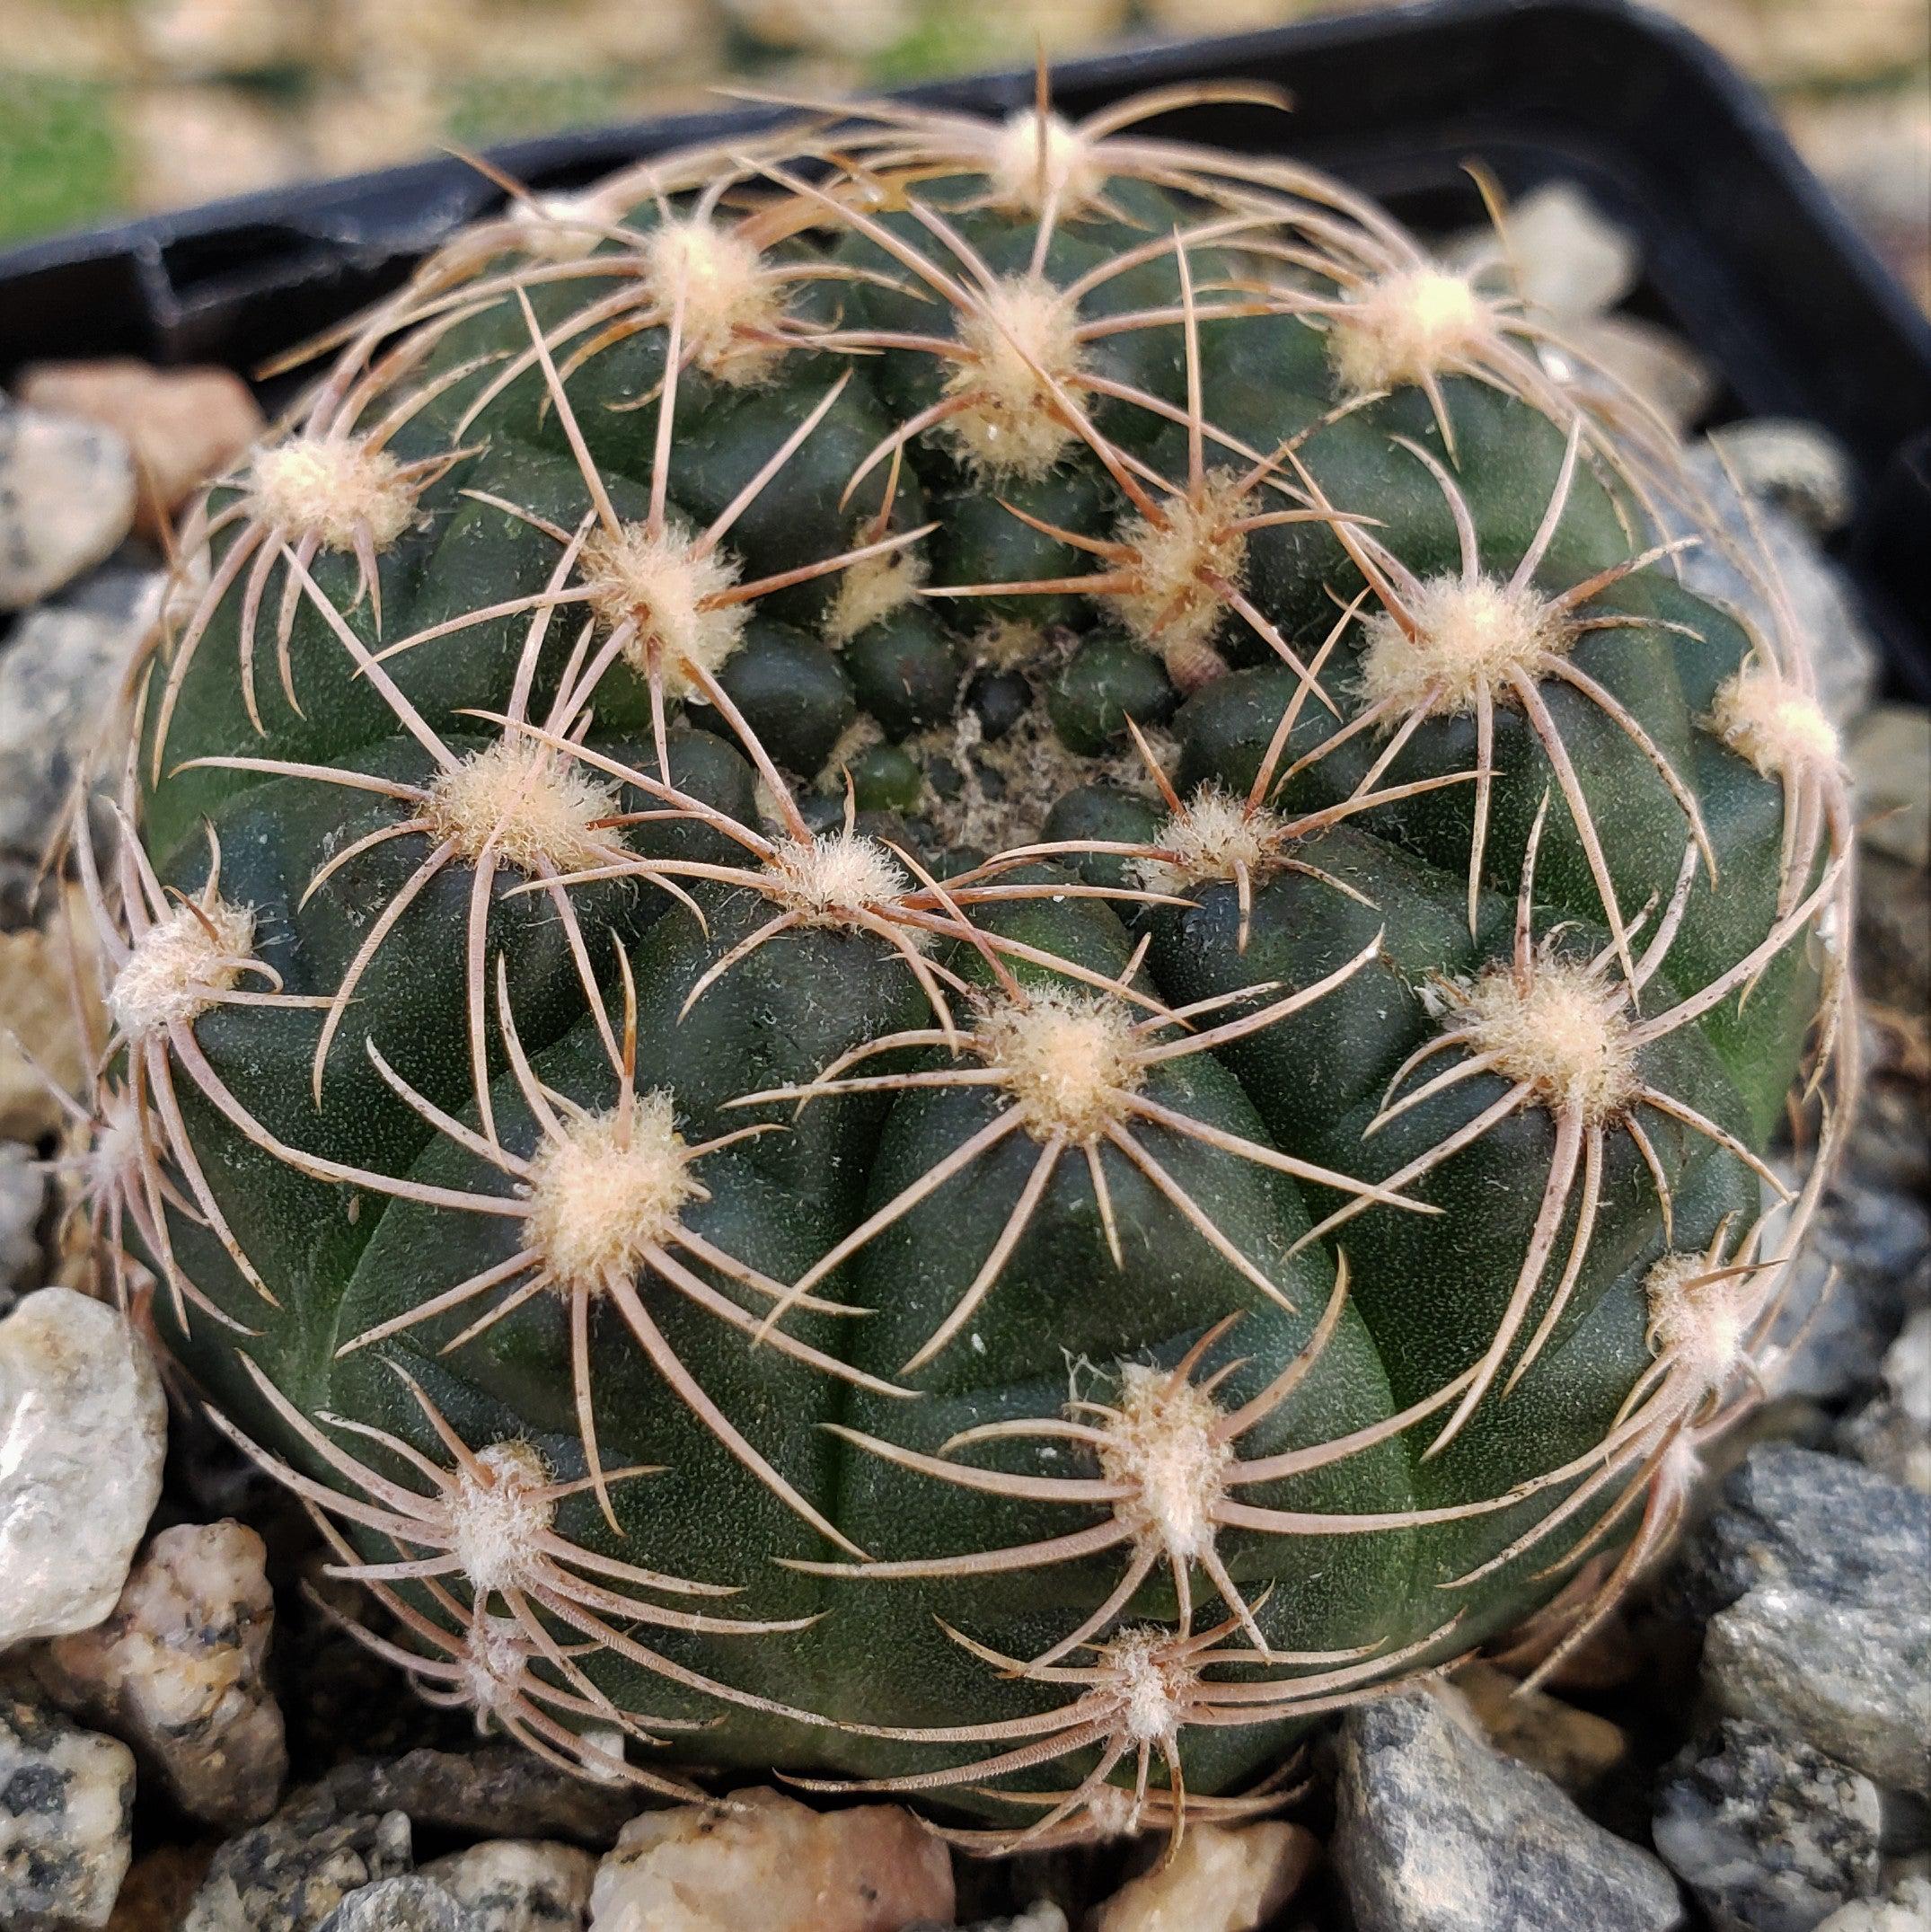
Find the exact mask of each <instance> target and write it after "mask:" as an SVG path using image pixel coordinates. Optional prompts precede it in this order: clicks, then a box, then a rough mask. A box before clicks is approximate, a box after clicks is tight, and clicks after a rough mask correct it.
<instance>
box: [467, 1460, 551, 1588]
mask: <svg viewBox="0 0 1931 1932" xmlns="http://www.w3.org/2000/svg"><path fill="white" fill-rule="evenodd" d="M476 1461H477V1463H478V1465H479V1467H480V1471H481V1473H480V1474H472V1473H471V1471H469V1470H468V1469H458V1470H457V1471H456V1472H455V1479H454V1482H453V1483H452V1484H451V1486H450V1488H449V1490H448V1493H447V1495H446V1496H445V1504H444V1506H445V1509H446V1510H447V1511H448V1513H449V1547H450V1553H451V1555H453V1556H454V1557H455V1559H456V1561H457V1562H458V1563H460V1564H461V1565H462V1566H463V1575H465V1576H466V1577H468V1578H469V1581H470V1585H471V1587H472V1590H473V1591H474V1592H475V1593H476V1598H477V1601H479V1602H481V1601H482V1600H483V1599H484V1598H486V1597H488V1596H490V1595H492V1594H495V1593H498V1592H502V1591H504V1590H515V1589H517V1588H519V1587H521V1586H522V1585H523V1584H526V1583H527V1582H528V1581H529V1580H530V1579H531V1577H532V1576H533V1575H534V1574H535V1573H536V1571H537V1570H538V1569H539V1568H540V1567H541V1563H540V1558H539V1555H538V1551H537V1548H536V1543H537V1539H538V1538H539V1537H541V1536H544V1535H547V1534H548V1533H549V1530H550V1526H551V1522H552V1520H553V1519H554V1517H555V1515H556V1505H555V1504H553V1503H552V1502H551V1499H550V1496H549V1494H548V1491H549V1488H550V1470H549V1469H548V1467H547V1466H546V1465H545V1463H544V1461H543V1459H542V1456H541V1455H540V1454H539V1453H538V1452H537V1451H536V1450H535V1449H534V1448H533V1446H532V1445H531V1444H530V1443H528V1442H492V1443H490V1444H489V1447H488V1448H487V1449H481V1450H478V1451H477V1452H476Z"/></svg>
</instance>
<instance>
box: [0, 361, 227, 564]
mask: <svg viewBox="0 0 1931 1932" xmlns="http://www.w3.org/2000/svg"><path fill="white" fill-rule="evenodd" d="M13 387H14V393H15V394H16V395H18V396H19V398H20V400H21V401H22V402H24V403H26V404H27V405H28V406H29V407H31V408H34V409H41V410H46V411H48V414H50V415H57V416H73V417H79V418H80V419H82V420H83V421H85V422H91V423H99V424H100V425H101V427H102V428H107V429H111V430H113V431H114V432H115V433H116V434H117V435H119V436H120V437H125V438H126V440H127V443H128V448H129V449H130V450H131V451H132V453H133V455H134V463H135V470H136V474H137V481H138V483H139V487H140V506H139V509H138V511H137V517H136V520H137V524H138V525H139V526H140V527H141V528H142V529H144V530H147V531H154V530H156V529H158V528H159V527H160V526H161V525H162V524H163V522H164V520H165V519H166V517H167V516H170V515H171V514H172V512H173V511H175V510H178V509H179V508H180V507H181V505H182V504H183V503H185V502H186V501H187V500H188V498H189V497H190V496H191V495H192V494H193V492H194V491H195V490H196V489H197V488H198V486H199V485H200V484H201V483H203V482H205V481H207V479H208V478H209V477H212V476H216V475H218V474H219V473H220V472H222V471H223V470H225V468H226V467H227V466H228V465H229V464H230V463H233V462H234V459H235V458H236V457H237V456H239V455H240V454H242V451H243V450H245V449H246V448H247V447H248V446H249V445H250V444H251V443H252V442H253V441H254V440H255V438H256V437H257V436H259V435H260V431H261V425H262V418H261V410H260V405H259V404H258V403H257V402H256V401H255V399H254V396H253V394H252V393H251V391H250V389H249V387H248V384H246V383H244V382H243V381H242V379H241V377H240V376H238V375H235V374H234V371H233V370H230V369H216V368H196V369H157V368H155V367H154V365H153V364H151V363H145V362H138V361H136V360H135V359H134V358H133V357H127V356H117V357H108V358H106V359H104V360H101V361H97V362H44V363H40V364H37V365H35V366H32V367H31V368H28V369H25V370H23V371H22V374H21V376H20V379H19V381H18V382H16V383H15V384H14V385H13Z"/></svg>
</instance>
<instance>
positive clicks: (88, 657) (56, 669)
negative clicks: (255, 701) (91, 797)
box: [0, 570, 163, 859]
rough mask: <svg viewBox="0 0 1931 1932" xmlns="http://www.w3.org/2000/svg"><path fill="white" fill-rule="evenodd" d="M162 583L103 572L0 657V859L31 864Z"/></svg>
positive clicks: (156, 605) (40, 613) (104, 718)
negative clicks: (9, 856) (5, 855)
mask: <svg viewBox="0 0 1931 1932" xmlns="http://www.w3.org/2000/svg"><path fill="white" fill-rule="evenodd" d="M162 581H163V580H162V578H161V577H160V575H159V574H158V573H157V572H154V571H145V570H103V571H102V572H101V574H100V575H99V576H98V577H96V578H92V579H90V580H89V581H88V583H87V584H85V585H84V586H82V587H79V588H77V589H76V590H75V592H74V593H73V595H70V596H69V597H67V598H66V599H64V600H63V601H62V602H60V603H58V604H43V605H42V606H41V607H40V609H38V610H36V611H31V612H30V613H28V614H27V616H25V617H24V618H23V619H22V621H21V623H20V626H19V628H18V629H17V630H16V631H15V632H14V633H13V640H12V641H11V642H10V643H9V644H7V645H6V647H5V648H4V649H0V850H5V851H12V852H13V853H15V854H17V855H19V856H22V857H24V858H28V859H38V858H39V857H40V852H41V851H42V849H43V847H44V846H45V844H46V842H47V837H48V832H49V830H50V829H51V828H52V826H53V824H54V822H55V820H56V819H57V816H59V814H60V812H61V810H62V808H63V807H65V806H66V802H67V800H68V798H69V797H70V795H71V794H72V792H73V790H74V784H75V780H76V779H77V778H78V776H79V775H80V771H81V767H82V764H83V763H84V760H85V759H86V757H87V756H88V754H90V753H91V752H92V751H93V748H94V745H95V743H96V741H97V740H98V739H99V737H100V736H101V732H102V730H103V729H104V728H105V727H106V725H107V723H108V720H109V717H110V711H111V709H112V706H113V702H114V698H115V695H116V693H118V691H119V688H120V684H121V680H122V677H123V675H124V674H125V673H126V671H127V668H128V665H129V663H130V662H131V661H132V660H133V657H134V654H135V651H136V649H137V648H138V646H139V644H140V642H141V640H142V639H143V638H144V637H145V635H146V634H147V631H148V627H149V626H150V625H151V624H152V623H153V622H154V618H155V615H156V613H158V611H159V609H160V599H161V585H162Z"/></svg>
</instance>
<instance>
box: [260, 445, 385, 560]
mask: <svg viewBox="0 0 1931 1932" xmlns="http://www.w3.org/2000/svg"><path fill="white" fill-rule="evenodd" d="M250 494H251V496H252V497H253V498H254V503H255V508H256V510H257V512H258V514H259V515H260V517H261V519H262V521H263V522H264V523H267V524H269V525H272V526H273V527H274V528H276V529H278V530H280V531H283V532H285V533H286V534H287V535H289V536H291V537H294V538H297V539H299V538H303V537H309V538H313V540H314V541H315V542H316V543H319V544H321V546H322V549H324V550H330V551H352V550H354V549H355V547H356V545H357V543H358V542H359V541H360V540H361V539H362V538H363V537H364V536H365V535H366V538H367V540H368V542H369V543H371V544H373V545H374V546H375V549H376V550H378V551H384V550H387V549H388V548H389V546H390V545H391V544H392V543H394V542H395V540H396V539H397V538H398V537H399V536H401V534H402V533H403V532H404V531H405V530H407V529H408V528H409V526H410V524H411V523H413V522H414V521H415V517H416V487H415V485H414V483H413V482H411V481H410V479H409V478H408V477H407V476H405V475H403V473H402V466H401V463H398V462H397V461H396V459H395V458H394V457H393V456H392V455H391V454H389V452H388V451H387V450H385V449H371V448H370V447H369V446H367V445H366V444H365V443H351V442H348V441H345V440H342V439H340V438H338V437H319V436H315V437H309V436H304V437H296V438H295V440H294V441H293V442H290V443H279V444H277V445H276V446H275V447H274V448H272V449H264V450H260V451H258V452H257V453H256V455H255V460H254V465H253V470H252V474H251V488H250Z"/></svg>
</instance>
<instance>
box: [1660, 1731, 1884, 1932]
mask: <svg viewBox="0 0 1931 1932" xmlns="http://www.w3.org/2000/svg"><path fill="white" fill-rule="evenodd" d="M1881 1813H1882V1805H1881V1803H1880V1800H1879V1797H1878V1791H1877V1786H1875V1785H1874V1784H1873V1783H1872V1782H1871V1780H1870V1779H1869V1778H1864V1777H1861V1776H1859V1774H1858V1773H1857V1772H1856V1771H1853V1770H1849V1769H1846V1767H1844V1766H1843V1765H1841V1764H1838V1763H1836V1762H1835V1761H1834V1760H1831V1759H1830V1758H1827V1757H1825V1756H1824V1755H1823V1753H1822V1752H1821V1751H1812V1749H1811V1747H1810V1746H1809V1745H1808V1744H1803V1743H1800V1742H1796V1741H1795V1740H1794V1739H1791V1738H1786V1737H1779V1736H1778V1735H1777V1733H1776V1732H1774V1731H1769V1730H1766V1729H1765V1728H1764V1726H1763V1725H1758V1724H1750V1723H1746V1722H1744V1721H1742V1720H1741V1719H1738V1718H1734V1717H1729V1718H1725V1719H1724V1721H1723V1723H1722V1725H1721V1727H1720V1729H1719V1730H1718V1732H1717V1734H1716V1735H1715V1737H1714V1738H1711V1739H1709V1740H1707V1741H1706V1742H1703V1743H1701V1744H1692V1745H1690V1746H1689V1749H1688V1750H1686V1751H1684V1752H1683V1753H1682V1754H1681V1756H1680V1757H1679V1758H1678V1760H1676V1762H1675V1764H1673V1765H1672V1766H1671V1769H1670V1771H1669V1774H1668V1775H1667V1778H1666V1780H1665V1782H1664V1784H1663V1786H1662V1791H1661V1792H1660V1793H1659V1795H1658V1797H1657V1804H1656V1816H1655V1822H1654V1832H1653V1835H1654V1839H1655V1844H1656V1849H1657V1850H1658V1851H1659V1852H1661V1853H1662V1857H1663V1859H1664V1861H1665V1863H1667V1864H1668V1865H1669V1866H1670V1867H1671V1870H1672V1871H1674V1872H1675V1873H1676V1875H1677V1876H1678V1877H1679V1878H1680V1879H1681V1880H1682V1881H1683V1882H1684V1883H1685V1884H1687V1885H1688V1886H1689V1889H1690V1890H1691V1891H1692V1892H1695V1893H1696V1895H1697V1898H1698V1899H1699V1900H1700V1901H1702V1904H1703V1906H1704V1909H1705V1910H1706V1911H1707V1912H1708V1913H1709V1915H1710V1919H1711V1923H1712V1924H1713V1926H1714V1927H1715V1932H1812V1928H1814V1927H1815V1926H1816V1925H1818V1923H1819V1922H1820V1921H1821V1920H1822V1919H1824V1918H1825V1917H1826V1916H1827V1915H1828V1914H1830V1912H1832V1911H1834V1910H1837V1908H1838V1906H1840V1905H1847V1904H1849V1903H1850V1902H1851V1901H1853V1900H1856V1899H1860V1898H1865V1897H1867V1896H1869V1895H1870V1894H1871V1893H1873V1892H1875V1891H1876V1890H1877V1885H1878V1834H1879V1829H1880V1823H1881Z"/></svg>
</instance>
